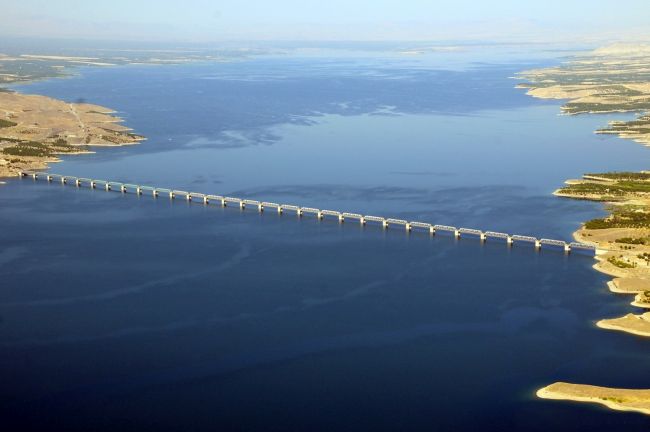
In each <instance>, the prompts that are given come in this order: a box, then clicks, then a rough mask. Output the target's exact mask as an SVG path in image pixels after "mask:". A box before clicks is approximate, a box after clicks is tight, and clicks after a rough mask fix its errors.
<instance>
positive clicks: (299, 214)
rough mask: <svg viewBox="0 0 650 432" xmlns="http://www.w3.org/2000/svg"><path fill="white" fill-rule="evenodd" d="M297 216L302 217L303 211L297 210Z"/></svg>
mask: <svg viewBox="0 0 650 432" xmlns="http://www.w3.org/2000/svg"><path fill="white" fill-rule="evenodd" d="M296 215H298V217H302V209H298V210H296Z"/></svg>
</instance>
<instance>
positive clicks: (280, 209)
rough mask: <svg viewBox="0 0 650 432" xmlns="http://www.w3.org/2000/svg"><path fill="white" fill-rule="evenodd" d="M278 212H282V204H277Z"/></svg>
mask: <svg viewBox="0 0 650 432" xmlns="http://www.w3.org/2000/svg"><path fill="white" fill-rule="evenodd" d="M278 214H282V206H278Z"/></svg>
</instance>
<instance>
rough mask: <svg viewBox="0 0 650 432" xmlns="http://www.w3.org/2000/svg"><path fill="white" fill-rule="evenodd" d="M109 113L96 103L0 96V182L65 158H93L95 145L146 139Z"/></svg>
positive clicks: (19, 95)
mask: <svg viewBox="0 0 650 432" xmlns="http://www.w3.org/2000/svg"><path fill="white" fill-rule="evenodd" d="M113 113H115V110H113V109H110V108H106V107H102V106H99V105H93V104H88V103H68V102H65V101H62V100H59V99H54V98H51V97H48V96H42V95H35V94H29V95H25V94H22V93H19V92H15V91H13V92H0V178H5V177H14V176H17V175H18V173H19V172H20V171H30V170H45V169H48V167H49V164H52V163H58V162H61V160H62V157H63V156H64V155H78V154H92V153H95V151H94V150H92V148H94V147H121V146H127V145H135V144H139V143H140V142H142V141H143V140H145V139H146V138H145V137H143V136H141V135H137V134H135V133H133V132H132V129H131V128H129V127H127V126H124V125H122V124H121V123H122V122H123V119H122V118H120V117H117V116H114V115H113Z"/></svg>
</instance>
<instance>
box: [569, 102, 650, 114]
mask: <svg viewBox="0 0 650 432" xmlns="http://www.w3.org/2000/svg"><path fill="white" fill-rule="evenodd" d="M648 109H650V101H630V102H621V103H618V104H607V103H595V102H591V103H585V102H568V103H567V104H566V105H564V106H563V107H562V111H564V112H565V113H567V114H583V113H609V112H616V111H642V110H648Z"/></svg>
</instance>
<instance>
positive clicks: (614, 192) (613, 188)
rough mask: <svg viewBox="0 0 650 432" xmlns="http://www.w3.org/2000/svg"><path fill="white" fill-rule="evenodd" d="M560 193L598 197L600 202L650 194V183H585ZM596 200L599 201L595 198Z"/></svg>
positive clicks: (562, 190) (572, 185)
mask: <svg viewBox="0 0 650 432" xmlns="http://www.w3.org/2000/svg"><path fill="white" fill-rule="evenodd" d="M558 192H560V193H562V194H567V195H578V196H585V195H598V196H600V200H603V201H605V200H612V199H617V198H623V197H624V196H625V195H627V194H633V193H649V192H650V182H648V181H642V180H640V181H633V180H625V181H617V182H615V183H597V182H585V183H576V184H571V185H567V186H565V187H563V188H561V189H560V190H559V191H558ZM594 199H598V198H596V197H594Z"/></svg>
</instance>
